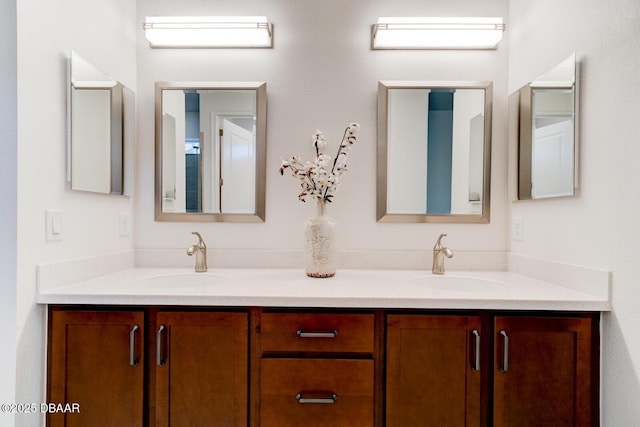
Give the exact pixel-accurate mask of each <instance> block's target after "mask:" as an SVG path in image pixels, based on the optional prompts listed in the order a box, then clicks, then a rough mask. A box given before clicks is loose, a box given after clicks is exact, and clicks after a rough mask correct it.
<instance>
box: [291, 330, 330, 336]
mask: <svg viewBox="0 0 640 427" xmlns="http://www.w3.org/2000/svg"><path fill="white" fill-rule="evenodd" d="M296 334H297V335H298V336H299V337H300V338H335V337H337V336H338V331H330V332H309V331H303V330H302V329H298V331H297V332H296Z"/></svg>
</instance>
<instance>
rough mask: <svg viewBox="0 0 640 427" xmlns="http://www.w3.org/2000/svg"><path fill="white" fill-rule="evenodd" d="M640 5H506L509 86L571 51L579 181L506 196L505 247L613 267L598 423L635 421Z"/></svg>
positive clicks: (639, 337)
mask: <svg viewBox="0 0 640 427" xmlns="http://www.w3.org/2000/svg"><path fill="white" fill-rule="evenodd" d="M638 22H640V3H638V2H637V0H612V1H608V2H602V1H597V0H566V1H562V2H558V1H555V0H536V1H535V2H523V1H512V2H511V3H510V15H509V23H508V25H509V26H508V28H509V29H510V30H511V31H510V32H509V43H510V45H509V52H510V54H509V92H510V93H511V92H513V91H515V90H517V89H518V88H519V87H520V86H522V85H523V84H525V83H526V82H528V81H530V80H532V79H534V78H535V77H536V76H538V75H539V74H541V73H543V72H544V71H545V70H547V69H549V68H551V67H552V66H553V65H555V64H556V63H558V62H560V61H561V60H562V59H564V58H566V57H567V56H569V55H570V54H571V53H572V52H576V54H577V56H578V59H580V60H581V61H582V76H581V78H582V81H581V83H580V90H581V101H580V109H581V111H580V188H579V189H578V192H577V194H576V196H574V197H570V198H560V199H550V200H536V201H526V202H525V201H523V202H514V203H513V204H512V207H511V215H515V216H521V217H522V218H523V219H524V240H523V241H522V242H512V243H511V251H512V252H513V253H514V254H519V255H527V256H533V257H540V258H546V259H550V260H553V261H560V262H567V263H574V264H581V265H587V266H590V267H595V268H603V269H607V270H611V271H612V272H613V297H612V300H613V311H612V312H611V313H607V314H605V315H604V321H603V331H602V365H603V366H602V425H603V426H631V425H639V424H640V405H638V402H640V333H638V325H640V309H639V308H638V307H639V306H640V291H639V290H638V289H639V286H640V255H639V254H640V225H639V224H640V222H639V221H638V211H639V210H640V189H639V187H638V183H640V167H638V165H639V164H640V144H638V135H640V120H638V118H639V117H640V103H639V102H638V99H640V79H638V76H639V75H640V62H639V61H638V58H639V57H640V27H639V26H638Z"/></svg>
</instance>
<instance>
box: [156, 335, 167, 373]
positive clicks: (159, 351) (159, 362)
mask: <svg viewBox="0 0 640 427" xmlns="http://www.w3.org/2000/svg"><path fill="white" fill-rule="evenodd" d="M164 329H165V328H164V325H160V327H159V328H158V332H157V334H156V365H158V366H163V365H164V364H165V361H164V360H163V359H162V332H164Z"/></svg>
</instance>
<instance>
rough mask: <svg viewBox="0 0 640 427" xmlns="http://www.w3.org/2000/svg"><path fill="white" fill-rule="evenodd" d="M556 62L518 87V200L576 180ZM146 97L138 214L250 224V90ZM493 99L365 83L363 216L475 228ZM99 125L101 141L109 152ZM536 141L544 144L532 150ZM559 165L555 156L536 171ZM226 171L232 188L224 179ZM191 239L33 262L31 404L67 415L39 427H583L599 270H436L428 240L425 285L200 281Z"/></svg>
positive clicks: (261, 207) (254, 153)
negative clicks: (38, 382)
mask: <svg viewBox="0 0 640 427" xmlns="http://www.w3.org/2000/svg"><path fill="white" fill-rule="evenodd" d="M560 65H561V66H560V69H561V70H562V71H564V70H565V69H566V73H562V79H559V80H558V79H557V78H554V79H551V77H549V76H547V78H543V77H544V76H541V78H540V79H538V80H536V81H535V82H532V83H531V84H529V85H527V86H526V87H524V88H523V89H522V90H521V91H520V93H519V95H520V101H519V102H520V111H519V123H520V130H521V135H520V138H519V139H520V141H519V142H520V144H519V159H518V163H519V166H518V168H519V174H518V181H519V185H518V188H519V192H518V198H519V199H536V198H547V197H557V196H567V195H571V194H573V192H574V189H575V186H576V182H575V178H576V176H577V174H576V170H575V157H574V153H575V151H576V150H577V148H576V147H577V145H576V143H577V139H576V132H575V130H576V129H577V127H576V124H577V114H576V112H577V108H576V105H577V104H576V103H577V100H578V96H577V74H576V62H575V56H572V57H570V58H569V59H568V60H567V61H564V62H563V64H560ZM79 69H80V68H79V67H78V66H75V67H72V73H73V72H78V70H79ZM556 71H557V70H556ZM551 75H552V76H553V77H557V75H558V73H557V72H553V73H551ZM71 77H72V79H71V80H73V74H72V76H71ZM75 80H79V78H76V79H75ZM81 89H83V87H81V86H79V85H78V87H74V88H72V90H77V91H79V90H81ZM155 89H156V94H155V95H156V104H155V116H156V117H155V137H156V152H155V165H156V170H155V175H156V176H155V220H156V221H179V222H189V223H191V222H240V223H247V222H255V223H260V222H265V212H266V209H265V182H266V167H267V165H266V150H267V147H266V118H267V117H266V95H267V90H266V83H264V82H209V83H202V82H156V86H155ZM83 90H84V89H83ZM109 90H111V89H109ZM492 91H493V83H492V82H489V81H477V82H453V81H451V82H447V81H444V82H432V81H428V82H424V81H380V82H378V120H377V137H378V144H377V165H376V167H377V194H376V200H377V204H376V218H377V221H378V222H379V223H388V222H396V223H399V222H400V223H472V224H487V223H489V222H490V215H489V214H490V212H489V210H490V205H491V204H490V197H489V196H490V194H489V192H490V188H491V185H490V184H491V183H490V177H491V169H490V166H491V164H490V160H491V136H492V132H491V125H492V105H493V94H492V93H493V92H492ZM85 95H86V94H85ZM78 98H79V97H78ZM74 99H75V98H74ZM74 102H76V107H77V104H78V102H77V100H75V101H74ZM454 105H455V107H454ZM107 107H109V106H105V105H103V106H102V109H103V110H105V111H111V110H110V107H109V108H107ZM560 107H562V108H560ZM96 108H97V107H96ZM229 111H234V114H229V113H228V112H229ZM418 113H419V114H418ZM414 114H417V115H419V117H418V119H416V118H415V117H414V116H413V115H414ZM118 117H119V116H118ZM108 121H109V119H108V117H107V118H106V119H105V123H108ZM130 126H132V125H126V124H120V125H119V126H118V127H117V128H118V129H120V130H121V128H129V127H130ZM72 130H73V129H72ZM81 130H82V129H75V130H74V132H75V134H74V132H72V133H71V135H72V136H74V138H72V139H71V141H70V150H71V151H72V152H73V149H74V148H73V147H74V146H75V145H77V144H81V139H80V138H79V136H82V135H83V134H82V132H81ZM558 132H560V133H558ZM116 134H117V135H115V136H116V137H118V138H106V137H105V138H104V140H105V147H107V148H108V147H111V146H115V147H116V148H117V150H116V151H118V150H124V151H125V152H127V150H126V149H125V148H126V147H125V145H123V142H122V138H120V136H122V135H121V134H122V132H120V131H118V132H116ZM185 135H187V138H186V140H185ZM549 135H552V136H557V135H561V137H554V138H551V139H552V142H553V144H552V145H549V143H548V141H549V140H550V137H549ZM231 136H236V137H238V138H240V140H241V141H243V142H242V144H243V145H242V147H243V149H245V151H246V152H247V153H248V154H247V156H246V158H244V157H243V162H242V163H235V164H234V163H233V162H232V160H231V159H232V158H235V157H234V156H230V155H229V154H228V153H229V152H230V151H229V150H231V148H232V146H231V139H229V138H230V137H231ZM416 141H417V142H416ZM425 141H426V142H425ZM442 146H446V147H447V149H446V150H444V152H441V151H442V150H440V151H439V150H438V147H442ZM123 147H125V148H123ZM105 151H106V150H105ZM77 152H80V151H79V150H78V149H77V148H76V153H77ZM118 152H120V151H118ZM558 152H562V153H567V155H566V156H564V157H563V158H562V161H561V162H556V163H553V164H552V165H551V166H553V171H554V174H553V176H551V178H549V177H546V178H544V177H542V178H544V179H542V178H541V177H540V175H541V173H542V171H544V170H546V169H548V168H546V169H545V167H543V166H549V165H547V163H548V162H549V159H554V158H556V157H557V156H556V154H557V153H558ZM125 154H126V153H125ZM121 157H122V156H120V157H119V158H121ZM124 158H125V159H126V156H124ZM225 162H227V163H225ZM79 164H83V163H82V161H79ZM74 165H75V163H74V164H73V165H72V167H71V169H72V170H71V171H69V172H70V173H69V177H70V180H71V181H72V184H73V185H72V188H74V189H83V190H84V191H100V192H106V193H113V192H114V191H115V190H114V189H113V187H114V185H113V182H115V181H117V183H118V184H121V182H120V181H121V180H122V181H123V182H124V183H125V184H128V185H129V186H130V184H129V183H130V179H129V178H128V176H127V171H129V172H130V169H131V168H128V167H125V166H126V165H120V166H119V167H117V168H112V170H110V171H106V172H109V173H105V174H104V175H105V179H104V183H102V184H101V185H100V186H99V189H93V188H86V187H87V186H84V185H83V183H82V182H81V180H79V178H78V177H79V175H78V174H74V173H72V172H73V168H74V167H75V169H78V167H77V166H74ZM237 169H241V170H242V171H243V172H242V173H241V174H238V176H241V177H242V178H243V180H235V179H234V176H232V175H225V172H224V171H229V170H237ZM556 175H557V177H556ZM110 177H111V178H110ZM554 177H555V178H554ZM556 178H557V179H556ZM79 181H80V182H79ZM418 183H420V185H421V186H424V188H422V187H420V188H417V187H416V186H417V185H418ZM121 187H122V185H119V186H117V190H118V191H117V192H118V193H119V194H122V193H125V194H127V192H126V191H120V190H122V188H121ZM125 187H127V185H125ZM407 189H409V190H410V191H407ZM238 194H244V195H247V196H246V197H243V198H238V197H237V195H238ZM416 194H419V195H420V197H416ZM479 226H482V225H479ZM201 241H202V239H199V243H198V244H197V245H194V246H193V247H191V248H189V255H195V257H196V269H195V271H194V269H193V268H150V267H147V268H140V267H135V264H136V262H134V261H131V262H124V263H121V264H122V265H121V268H114V269H104V268H102V265H101V263H100V262H99V261H98V262H95V263H94V264H91V265H90V263H89V264H87V263H84V262H80V264H81V265H71V264H68V263H67V264H65V263H61V265H60V266H40V267H39V273H38V295H37V302H38V303H39V304H46V305H47V306H48V347H47V349H48V351H47V363H48V365H47V402H54V403H77V404H78V405H79V408H80V412H79V413H68V414H65V413H52V414H47V417H48V418H47V422H48V425H50V426H63V425H80V426H89V425H99V424H105V420H107V423H106V424H108V425H114V426H125V425H126V426H143V425H149V426H168V425H173V426H178V425H190V426H252V427H258V426H262V427H269V426H274V427H286V426H301V425H305V426H306V427H313V426H348V427H359V426H368V427H369V426H376V427H380V426H389V427H391V426H409V427H415V426H447V427H449V426H513V425H535V426H539V425H552V426H554V427H555V426H596V425H598V424H599V364H600V356H599V348H600V336H599V329H600V328H599V318H600V317H599V313H600V312H601V311H607V310H610V289H609V288H610V277H609V276H608V275H607V273H606V272H599V273H598V274H595V275H594V274H591V271H589V269H584V270H581V269H580V268H576V269H572V268H569V269H567V268H564V267H562V268H560V269H559V270H558V271H557V272H556V273H558V274H555V276H554V275H553V274H551V275H550V276H545V274H546V273H549V270H550V269H549V268H547V267H548V266H547V265H541V264H540V262H541V261H540V260H533V262H532V263H529V264H530V265H529V266H528V267H527V266H525V267H523V263H520V265H519V263H518V262H515V263H514V265H515V267H514V268H512V267H513V266H512V265H511V264H512V263H511V261H510V262H509V266H508V268H506V267H507V262H506V261H505V262H504V263H503V266H504V267H505V268H503V269H502V270H501V271H448V272H446V273H444V267H443V265H440V264H442V263H443V262H444V261H445V260H444V256H447V257H449V256H450V251H449V252H447V251H448V249H447V248H445V247H442V248H440V252H438V254H435V252H434V270H433V272H428V271H425V270H384V269H359V270H357V269H341V270H339V271H338V273H337V274H336V276H335V277H332V278H330V279H322V280H319V279H313V278H308V277H305V275H304V272H303V271H302V270H301V269H292V268H268V269H266V268H246V269H242V268H213V269H209V270H208V271H206V270H207V268H206V260H207V257H206V254H205V255H203V248H204V243H202V245H200V242H201ZM183 256H185V255H183ZM510 256H511V255H510ZM437 257H438V258H437ZM513 257H516V258H517V256H515V255H514V256H513ZM133 258H135V256H134V257H133ZM185 258H186V256H185ZM436 258H437V259H436ZM505 258H506V255H505ZM516 261H517V260H516ZM140 264H144V263H140ZM249 264H251V263H249ZM266 264H269V263H266ZM294 264H295V263H294ZM392 264H393V263H387V264H384V265H392ZM525 264H526V263H525ZM543 264H544V262H543ZM159 265H163V264H162V263H159ZM168 265H170V264H168ZM368 265H370V266H371V265H377V264H376V263H375V262H372V261H371V262H369V263H368ZM532 266H533V267H532ZM252 267H255V265H252ZM96 270H100V271H101V273H98V274H90V275H89V276H86V275H85V274H84V273H85V272H94V271H96ZM507 270H508V271H507ZM574 270H575V271H574ZM78 271H79V272H81V273H80V274H77V275H76V276H74V272H78ZM568 271H569V273H570V274H565V273H567V272H568ZM434 273H436V274H434ZM442 273H444V274H442ZM529 273H533V274H529ZM548 277H553V280H550V279H548ZM594 277H595V279H594ZM596 282H597V283H596Z"/></svg>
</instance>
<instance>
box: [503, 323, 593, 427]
mask: <svg viewBox="0 0 640 427" xmlns="http://www.w3.org/2000/svg"><path fill="white" fill-rule="evenodd" d="M501 331H505V333H506V335H507V337H508V340H509V343H508V370H507V372H504V371H503V367H504V351H505V350H504V337H503V336H502V335H500V332H501ZM495 334H496V335H495V336H496V338H495V360H494V364H495V366H494V401H493V402H494V403H493V408H494V426H496V427H500V426H509V427H520V426H523V427H525V426H547V425H548V426H554V427H563V426H567V427H569V426H571V427H581V426H592V425H598V421H597V419H593V418H595V417H592V408H591V403H592V396H593V390H592V384H591V378H592V369H591V367H592V359H591V319H588V318H542V317H538V318H529V317H496V318H495Z"/></svg>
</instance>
